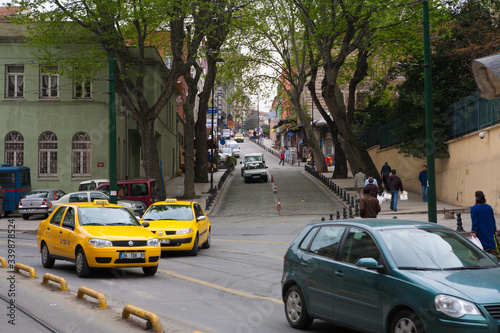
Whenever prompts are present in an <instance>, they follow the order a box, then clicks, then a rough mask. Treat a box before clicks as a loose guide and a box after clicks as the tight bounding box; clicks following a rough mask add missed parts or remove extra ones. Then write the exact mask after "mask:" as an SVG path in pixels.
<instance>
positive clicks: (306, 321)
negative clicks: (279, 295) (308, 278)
mask: <svg viewBox="0 0 500 333" xmlns="http://www.w3.org/2000/svg"><path fill="white" fill-rule="evenodd" d="M285 313H286V319H287V320H288V323H289V324H290V326H292V327H293V328H299V329H304V328H307V327H309V325H311V323H312V321H313V320H312V318H311V317H309V314H308V313H307V308H306V303H305V302H304V296H303V295H302V291H301V290H300V288H299V287H298V286H292V287H290V289H288V291H287V292H286V297H285Z"/></svg>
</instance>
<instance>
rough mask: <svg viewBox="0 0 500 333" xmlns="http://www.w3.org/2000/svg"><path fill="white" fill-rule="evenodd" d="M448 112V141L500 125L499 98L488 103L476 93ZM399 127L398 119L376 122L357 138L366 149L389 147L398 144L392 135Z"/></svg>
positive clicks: (454, 104) (457, 103)
mask: <svg viewBox="0 0 500 333" xmlns="http://www.w3.org/2000/svg"><path fill="white" fill-rule="evenodd" d="M448 110H449V113H450V118H449V119H450V126H449V127H448V130H447V134H448V137H449V139H454V138H458V137H460V136H463V135H466V134H468V133H471V132H475V131H478V130H480V129H482V128H485V127H489V126H492V125H495V124H498V123H500V97H499V98H496V99H493V100H491V101H488V100H486V99H484V98H481V97H480V96H479V92H476V93H474V94H472V95H469V96H467V97H465V98H463V99H461V100H460V101H458V102H456V103H453V104H452V105H450V106H449V108H448ZM401 125H402V121H401V120H400V119H395V120H393V121H391V122H390V123H387V124H382V123H380V122H377V123H375V124H373V125H372V126H371V127H370V128H369V129H368V130H366V131H364V132H362V133H361V134H360V135H359V138H360V139H361V141H362V142H364V143H365V144H366V146H367V147H373V146H375V145H380V148H386V147H390V146H392V145H395V144H397V143H398V142H399V141H398V140H397V139H396V137H395V135H394V133H395V131H396V130H397V129H398V128H400V127H401Z"/></svg>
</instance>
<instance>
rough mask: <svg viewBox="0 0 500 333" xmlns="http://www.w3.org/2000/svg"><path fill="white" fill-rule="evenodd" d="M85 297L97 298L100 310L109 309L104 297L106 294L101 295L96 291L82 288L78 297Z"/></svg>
mask: <svg viewBox="0 0 500 333" xmlns="http://www.w3.org/2000/svg"><path fill="white" fill-rule="evenodd" d="M85 295H88V296H92V297H94V298H96V299H97V300H98V301H99V308H101V309H106V308H107V304H106V296H104V294H102V293H99V292H97V291H95V290H92V289H89V288H87V287H80V289H78V294H77V295H76V297H78V298H84V297H85Z"/></svg>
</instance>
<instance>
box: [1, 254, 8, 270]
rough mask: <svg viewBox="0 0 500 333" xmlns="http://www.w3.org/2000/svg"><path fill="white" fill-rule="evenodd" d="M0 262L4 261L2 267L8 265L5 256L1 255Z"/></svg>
mask: <svg viewBox="0 0 500 333" xmlns="http://www.w3.org/2000/svg"><path fill="white" fill-rule="evenodd" d="M0 263H2V268H5V267H7V260H5V258H2V257H0Z"/></svg>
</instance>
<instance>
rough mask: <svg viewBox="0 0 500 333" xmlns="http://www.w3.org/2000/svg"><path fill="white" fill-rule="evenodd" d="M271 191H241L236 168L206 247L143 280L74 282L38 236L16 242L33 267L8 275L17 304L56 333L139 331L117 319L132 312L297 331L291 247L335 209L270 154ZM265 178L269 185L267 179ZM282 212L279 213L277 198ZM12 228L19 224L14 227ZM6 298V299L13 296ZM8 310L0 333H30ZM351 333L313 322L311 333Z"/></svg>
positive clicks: (4, 278)
mask: <svg viewBox="0 0 500 333" xmlns="http://www.w3.org/2000/svg"><path fill="white" fill-rule="evenodd" d="M241 147H242V156H243V154H245V153H251V152H256V151H258V152H262V150H260V148H258V147H257V146H256V145H254V144H252V143H244V144H241ZM265 154H266V163H267V165H268V166H269V168H268V172H269V174H270V175H272V176H273V179H274V181H275V183H276V185H277V193H274V188H273V186H272V184H271V182H267V183H264V182H263V181H257V182H254V183H244V180H243V178H242V177H241V176H240V170H239V167H238V168H237V170H235V172H234V173H233V175H232V176H231V177H230V179H229V180H228V181H227V183H226V184H225V188H224V190H223V193H222V194H221V197H220V199H219V202H218V203H217V204H216V206H215V207H214V209H213V211H212V215H211V216H210V222H211V224H212V226H213V241H212V246H211V247H210V248H209V249H205V250H204V249H200V251H199V254H198V256H197V257H190V256H188V255H186V254H184V253H175V254H173V253H170V254H167V255H165V256H163V257H162V259H161V262H160V266H159V270H158V273H157V274H156V275H155V276H153V277H146V276H144V274H143V273H142V270H141V269H140V268H135V269H116V270H102V271H97V272H94V274H93V275H92V276H91V277H90V278H87V279H80V278H78V277H77V276H76V274H75V267H74V264H72V263H68V262H62V261H56V264H55V266H54V267H53V268H52V269H45V268H43V266H42V264H41V262H40V254H39V252H38V249H37V247H36V240H35V235H31V234H17V235H16V236H15V248H14V249H15V260H16V262H18V263H23V264H26V265H29V266H31V267H34V268H35V270H36V278H35V279H30V278H29V274H28V273H26V272H22V273H19V274H16V275H15V283H14V286H15V288H14V289H15V294H16V295H15V297H14V299H15V301H16V303H17V304H20V305H22V306H23V307H25V308H27V309H29V310H30V311H31V312H32V313H33V314H34V315H35V316H37V317H39V318H41V319H43V320H44V321H45V322H47V323H48V324H49V325H50V326H52V327H54V328H55V329H56V331H58V332H136V331H137V332H139V331H144V328H145V327H146V324H145V321H144V320H142V319H137V318H136V317H133V319H121V312H122V310H123V308H124V307H125V305H127V304H131V305H134V306H137V307H139V308H142V309H145V310H147V311H150V312H153V313H155V314H157V315H158V316H159V318H160V322H161V325H162V328H163V331H164V332H169V333H170V332H174V333H175V332H189V333H191V332H194V331H200V332H203V333H211V332H220V333H226V332H227V333H235V332H237V333H240V332H242V333H243V332H245V333H247V332H248V333H250V332H259V333H281V332H296V330H294V329H292V328H291V327H290V326H289V325H288V323H287V321H286V318H285V315H284V309H283V304H282V300H281V291H280V280H281V274H282V266H283V256H284V254H285V252H286V250H287V248H288V245H289V244H290V243H291V242H292V241H293V239H294V238H295V236H296V235H297V234H298V233H299V231H300V230H302V228H303V227H304V226H305V225H306V224H307V223H310V222H316V221H319V220H320V219H321V217H326V218H328V214H329V213H331V212H333V211H335V210H339V209H340V206H339V203H338V201H337V200H336V199H335V198H334V197H332V196H331V195H329V194H328V192H326V191H325V190H323V189H322V188H321V187H320V186H318V185H317V183H316V182H315V181H314V180H312V179H310V178H309V177H308V176H307V174H305V173H304V172H303V168H299V167H295V166H289V165H285V166H282V165H278V158H276V157H275V156H272V155H270V154H268V153H265ZM269 179H271V177H269ZM278 198H279V199H280V202H281V208H282V209H281V211H279V212H278V210H277V209H276V203H277V199H278ZM19 223H21V219H20V218H19ZM7 236H8V235H7V234H6V233H0V256H1V257H7V254H8V249H9V247H8V238H7ZM47 272H49V273H52V274H55V275H57V276H61V277H63V278H64V279H66V281H67V283H68V289H69V290H68V291H61V290H60V287H59V285H58V284H56V283H53V282H50V283H48V284H42V277H43V275H44V274H45V273H47ZM11 274H12V273H11V272H10V269H8V268H7V269H6V268H4V269H0V281H1V282H0V294H1V295H4V296H8V291H9V289H11V287H12V285H11V284H10V282H9V280H8V278H9V276H10V275H11ZM81 286H86V287H88V288H91V289H94V290H96V291H98V292H101V293H103V294H104V295H105V296H106V300H107V304H108V308H107V309H99V307H98V304H97V301H96V300H95V299H93V298H89V297H86V298H85V299H77V298H76V293H77V291H78V289H79V288H80V287H81ZM10 298H12V297H10ZM8 311H9V309H7V306H4V307H3V310H0V331H1V332H27V331H33V329H31V328H30V327H31V326H29V325H32V323H30V321H29V320H25V318H22V319H23V320H21V316H22V315H21V314H20V313H17V315H18V316H19V317H18V318H19V320H17V325H16V326H13V325H11V324H9V323H8V317H7V315H8V314H9V312H8ZM333 330H336V332H349V331H348V330H343V329H338V330H337V329H336V328H335V327H334V326H332V325H331V324H327V323H324V322H322V321H318V320H317V321H315V322H314V324H313V325H312V326H311V328H310V329H309V330H308V332H325V333H326V332H331V331H333Z"/></svg>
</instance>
